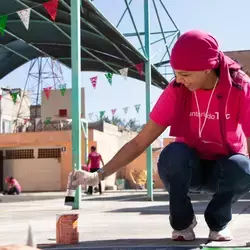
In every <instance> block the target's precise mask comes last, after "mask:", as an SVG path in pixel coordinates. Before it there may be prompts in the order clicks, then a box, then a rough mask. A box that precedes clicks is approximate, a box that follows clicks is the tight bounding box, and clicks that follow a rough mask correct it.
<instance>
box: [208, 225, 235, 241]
mask: <svg viewBox="0 0 250 250" xmlns="http://www.w3.org/2000/svg"><path fill="white" fill-rule="evenodd" d="M208 238H209V240H212V241H230V240H232V239H233V237H232V235H231V232H230V230H229V228H228V227H226V228H224V229H223V230H221V231H219V232H216V231H211V230H210V233H209V236H208Z"/></svg>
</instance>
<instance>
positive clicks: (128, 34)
mask: <svg viewBox="0 0 250 250" xmlns="http://www.w3.org/2000/svg"><path fill="white" fill-rule="evenodd" d="M163 33H164V34H169V33H172V35H174V33H176V30H173V31H171V30H169V31H164V32H163ZM138 34H139V35H140V36H144V35H145V32H138ZM138 34H137V33H135V32H132V33H124V34H123V35H124V36H125V37H131V36H132V37H133V36H137V35H138ZM160 34H162V32H151V35H160Z"/></svg>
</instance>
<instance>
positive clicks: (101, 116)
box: [100, 111, 105, 119]
mask: <svg viewBox="0 0 250 250" xmlns="http://www.w3.org/2000/svg"><path fill="white" fill-rule="evenodd" d="M104 114H105V111H100V119H102V118H103V117H104Z"/></svg>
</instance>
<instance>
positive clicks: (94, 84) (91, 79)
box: [90, 76, 98, 89]
mask: <svg viewBox="0 0 250 250" xmlns="http://www.w3.org/2000/svg"><path fill="white" fill-rule="evenodd" d="M97 78H98V76H93V77H91V78H90V81H91V83H92V86H93V88H94V89H95V88H96V84H97Z"/></svg>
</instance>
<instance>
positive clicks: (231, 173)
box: [158, 142, 250, 231]
mask: <svg viewBox="0 0 250 250" xmlns="http://www.w3.org/2000/svg"><path fill="white" fill-rule="evenodd" d="M158 172H159V176H160V178H161V180H162V182H163V183H164V185H165V187H166V189H167V190H168V192H169V202H170V216H169V219H170V224H171V226H172V228H173V229H175V230H182V229H185V228H187V227H189V226H190V225H191V223H192V220H193V217H194V211H193V207H192V204H191V201H190V198H189V197H188V192H189V191H190V190H193V191H201V190H203V191H208V192H212V193H213V198H212V200H211V201H210V203H209V204H208V206H207V208H206V210H205V220H206V223H207V225H208V227H209V228H210V230H213V231H220V230H222V229H223V228H225V227H226V226H227V224H228V223H229V222H230V221H231V219H232V211H231V209H232V204H233V203H235V202H237V201H238V200H239V198H240V197H242V196H243V195H244V194H246V193H247V192H248V191H249V190H250V160H249V158H248V157H246V156H244V155H241V154H234V155H231V156H227V157H222V158H220V159H218V160H216V161H210V160H203V159H199V157H198V156H197V154H196V152H195V150H193V149H191V148H189V147H188V146H187V145H186V144H185V143H181V142H174V143H171V144H169V145H168V146H166V147H165V148H164V149H163V151H162V152H161V154H160V157H159V162H158Z"/></svg>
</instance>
